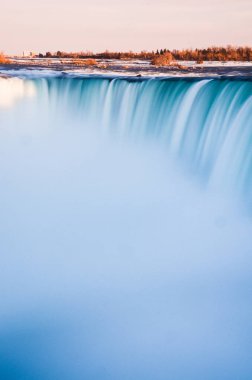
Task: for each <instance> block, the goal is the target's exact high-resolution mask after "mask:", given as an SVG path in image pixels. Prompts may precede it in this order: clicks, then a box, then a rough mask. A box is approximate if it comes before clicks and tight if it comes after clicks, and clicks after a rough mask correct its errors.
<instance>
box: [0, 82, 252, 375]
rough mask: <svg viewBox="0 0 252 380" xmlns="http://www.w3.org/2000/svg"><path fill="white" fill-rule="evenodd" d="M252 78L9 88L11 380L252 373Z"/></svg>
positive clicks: (4, 310)
mask: <svg viewBox="0 0 252 380" xmlns="http://www.w3.org/2000/svg"><path fill="white" fill-rule="evenodd" d="M251 147H252V82H251V81H249V80H238V79H236V80H235V79H232V80H231V79H227V80H224V79H193V78H191V79H183V78H180V79H151V78H150V79H132V78H120V79H119V78H117V79H116V78H115V79H113V78H99V77H93V78H75V77H72V78H71V77H68V76H64V75H60V76H55V77H47V78H33V79H29V78H26V79H20V78H0V199H1V200H0V207H1V213H0V296H1V304H0V379H3V380H9V379H11V380H12V379H13V380H30V379H31V380H40V379H41V380H51V379H53V380H57V379H60V380H68V379H69V380H70V379H71V380H82V379H94V380H100V379H101V380H105V379H113V380H114V379H122V380H124V379H125V380H128V379H132V380H133V379H139V380H152V379H155V380H163V379H164V380H167V379H172V380H177V379H178V380H183V379H186V380H190V379H193V380H197V379H199V380H201V379H204V380H205V379H206V380H207V379H209V380H210V379H211V380H216V379H221V380H225V379H227V380H233V379H239V380H245V379H246V380H247V379H250V378H251V376H252V360H251V352H252V330H251V329H252V300H251V294H252V293H251V292H252V280H251V278H252V277H251V275H252V220H251V207H252V204H251V201H252V198H251V197H252V149H251Z"/></svg>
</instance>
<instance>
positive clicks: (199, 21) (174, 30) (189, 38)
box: [0, 0, 252, 54]
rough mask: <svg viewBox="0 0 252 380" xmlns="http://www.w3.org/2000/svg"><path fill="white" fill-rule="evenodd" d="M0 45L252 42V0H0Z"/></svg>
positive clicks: (46, 47)
mask: <svg viewBox="0 0 252 380" xmlns="http://www.w3.org/2000/svg"><path fill="white" fill-rule="evenodd" d="M0 9H1V12H0V41H1V42H0V51H3V52H5V53H6V54H21V53H22V51H34V52H37V53H39V52H42V53H44V52H46V51H57V50H62V51H86V50H88V51H94V52H99V51H104V50H106V49H109V50H117V51H118V50H120V51H122V50H124V51H128V50H134V51H141V50H155V49H160V48H169V49H173V48H189V47H192V48H195V47H199V48H200V47H207V46H212V45H227V44H232V45H252V28H251V20H252V1H251V0H222V1H220V0H211V1H209V0H208V1H206V0H155V1H153V0H106V1H104V0H92V1H90V0H43V1H42V0H12V1H9V0H8V1H7V0H0Z"/></svg>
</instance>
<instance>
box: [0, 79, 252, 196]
mask: <svg viewBox="0 0 252 380" xmlns="http://www.w3.org/2000/svg"><path fill="white" fill-rule="evenodd" d="M9 81H10V85H9V90H8V89H7V90H6V88H7V86H6V83H7V82H9ZM0 83H1V84H0V91H1V92H0V107H1V103H2V105H3V104H4V102H5V103H6V102H7V103H9V102H10V101H11V100H10V99H12V100H13V101H14V100H15V99H16V98H18V97H21V96H22V95H23V96H25V95H27V94H28V95H31V94H33V95H34V92H35V93H36V97H37V98H38V99H39V106H40V109H41V108H42V104H44V107H47V108H49V109H50V112H54V113H55V112H56V113H58V114H62V113H66V112H68V113H69V114H70V115H72V116H73V117H74V118H78V119H79V120H80V122H81V123H82V124H83V125H84V124H85V125H89V126H90V127H91V128H100V129H102V130H105V131H107V132H110V133H113V134H115V135H117V136H118V137H120V138H123V139H124V138H126V137H127V138H134V139H144V138H148V139H155V140H158V141H160V143H161V144H162V145H165V147H166V149H167V153H169V154H170V155H172V156H174V157H176V158H178V159H179V160H180V161H181V162H182V163H184V165H186V166H187V167H188V169H189V170H190V172H193V173H194V174H196V175H198V176H199V178H201V180H203V181H205V182H206V183H209V182H210V183H215V182H217V183H219V182H220V183H222V184H224V185H225V186H227V184H228V186H229V187H232V188H235V189H237V190H238V191H240V192H242V193H244V194H246V196H248V197H251V181H252V149H251V148H252V146H251V144H252V82H251V81H244V80H230V79H225V80H220V79H200V80H198V79H142V80H141V79H137V80H136V79H118V78H116V79H106V78H66V77H59V78H42V79H41V78H40V79H33V80H26V81H25V80H20V79H16V78H14V79H9V80H6V79H2V80H1V82H0ZM13 88H14V90H15V91H13ZM6 93H7V95H6ZM10 93H12V95H11V96H10V95H9V94H10ZM1 94H2V95H1ZM1 99H2V100H1ZM43 102H44V103H43ZM45 103H46V106H45Z"/></svg>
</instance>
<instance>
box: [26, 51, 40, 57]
mask: <svg viewBox="0 0 252 380" xmlns="http://www.w3.org/2000/svg"><path fill="white" fill-rule="evenodd" d="M36 55H37V54H36V53H34V52H33V51H23V58H33V57H35V56H36Z"/></svg>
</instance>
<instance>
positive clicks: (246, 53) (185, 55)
mask: <svg viewBox="0 0 252 380" xmlns="http://www.w3.org/2000/svg"><path fill="white" fill-rule="evenodd" d="M168 53H169V54H171V55H172V58H173V59H174V60H177V61H197V62H201V61H252V47H248V46H245V47H234V46H227V47H215V46H213V47H209V48H206V49H182V50H177V49H174V50H169V49H160V50H156V51H155V52H154V51H151V52H148V51H141V52H140V53H136V52H133V51H129V52H112V51H108V50H106V51H104V52H101V53H92V52H77V53H67V52H63V51H57V52H55V53H51V52H47V53H46V54H44V55H43V54H39V55H38V57H40V58H44V57H46V58H74V59H85V58H94V59H99V58H100V59H132V58H134V59H151V60H152V59H153V58H155V57H157V56H162V55H166V56H167V54H168Z"/></svg>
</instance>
